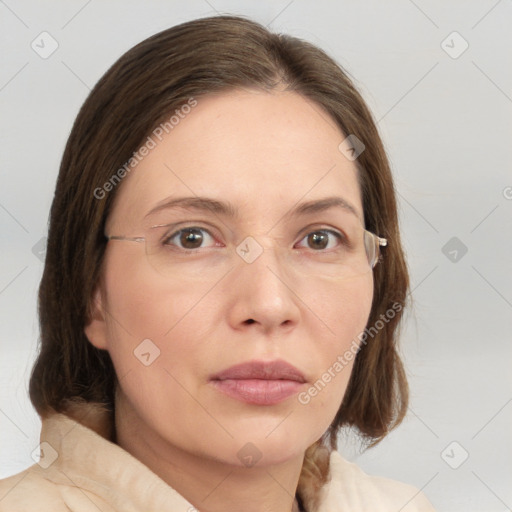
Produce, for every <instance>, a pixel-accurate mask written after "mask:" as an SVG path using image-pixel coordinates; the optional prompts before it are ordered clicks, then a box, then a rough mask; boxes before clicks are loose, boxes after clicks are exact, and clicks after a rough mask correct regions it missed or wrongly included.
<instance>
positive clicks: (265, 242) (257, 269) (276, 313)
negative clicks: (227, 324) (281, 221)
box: [233, 236, 298, 328]
mask: <svg viewBox="0 0 512 512" xmlns="http://www.w3.org/2000/svg"><path fill="white" fill-rule="evenodd" d="M237 253H238V256H239V258H240V261H238V263H237V265H236V268H235V272H234V279H235V283H234V288H233V289H234V290H235V295H236V306H235V309H236V310H237V320H238V321H247V320H249V319H251V320H254V321H256V322H259V323H261V324H265V327H266V328H270V327H271V326H272V325H273V326H278V325H280V324H282V323H284V322H290V321H296V320H297V316H298V305H297V303H296V299H295V294H294V292H293V291H292V290H293V282H292V280H291V276H290V272H289V269H288V268H287V265H286V264H285V263H286V256H285V249H284V248H282V247H280V245H279V242H278V240H276V239H275V237H272V236H266V237H265V236H258V238H257V239H256V237H247V238H246V239H244V240H243V241H242V243H241V244H239V246H238V247H237Z"/></svg>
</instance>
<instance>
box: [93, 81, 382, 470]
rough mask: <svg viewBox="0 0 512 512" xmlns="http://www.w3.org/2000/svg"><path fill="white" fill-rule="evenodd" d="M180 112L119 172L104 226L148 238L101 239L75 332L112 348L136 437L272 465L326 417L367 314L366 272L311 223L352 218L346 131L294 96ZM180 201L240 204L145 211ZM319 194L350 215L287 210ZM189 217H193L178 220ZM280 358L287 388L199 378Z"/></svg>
mask: <svg viewBox="0 0 512 512" xmlns="http://www.w3.org/2000/svg"><path fill="white" fill-rule="evenodd" d="M182 117H183V118H182V119H180V121H179V123H178V124H177V125H175V126H174V127H173V128H172V129H171V130H168V131H169V133H165V130H164V131H163V136H162V135H160V138H161V139H162V140H159V139H158V138H157V137H155V136H153V139H154V141H155V142H156V147H153V148H152V149H150V150H149V152H148V154H147V155H146V156H145V157H144V158H143V159H142V161H141V162H140V163H139V164H138V165H137V167H136V168H135V169H134V170H132V171H131V173H130V174H128V175H127V176H126V177H125V178H124V182H123V183H122V187H121V188H120V190H119V194H118V196H117V198H116V202H115V205H114V208H113V210H112V212H111V214H110V216H109V218H108V221H107V226H106V231H105V232H106V234H107V235H124V236H128V237H143V236H147V237H148V241H147V242H146V244H149V239H150V238H151V240H153V241H154V240H157V243H156V246H149V245H148V247H147V250H146V248H145V245H146V244H145V243H144V242H141V241H139V242H136V241H120V240H111V241H109V243H108V245H107V250H106V253H105V260H104V267H103V279H102V283H101V287H100V288H99V290H98V292H97V293H96V295H95V302H96V304H99V305H100V307H99V310H98V312H97V314H96V315H95V317H94V319H93V320H92V322H91V323H90V324H89V325H88V326H87V327H86V334H87V336H88V338H89V340H90V341H91V342H92V343H93V344H94V345H95V346H96V347H98V348H103V349H106V350H108V352H109V353H110V356H111V358H112V361H113V363H114V366H115V370H116V373H117V376H118V379H119V386H120V388H119V400H122V401H123V404H124V405H123V409H122V410H124V411H130V417H131V418H136V421H137V422H138V424H139V427H140V429H141V432H142V434H144V433H145V434H147V435H148V437H147V439H149V438H151V439H158V441H159V443H160V445H161V446H167V447H170V448H172V447H174V448H176V449H179V450H180V451H184V452H187V453H190V454H193V455H195V456H200V457H203V458H204V457H207V458H211V459H215V460H218V461H219V460H220V461H224V462H226V463H228V464H235V465H243V464H246V463H247V460H246V459H244V455H247V454H249V455H252V456H253V457H256V458H257V459H260V460H259V462H258V464H275V463H278V462H279V461H285V460H288V459H290V458H291V457H294V456H295V457H296V456H299V455H300V454H303V453H304V451H305V450H306V448H307V447H308V446H309V445H311V444H312V443H313V442H315V441H316V440H317V439H318V438H319V437H320V436H321V435H322V434H323V433H324V432H325V431H326V430H327V428H328V427H329V425H330V423H331V422H332V420H333V419H334V416H335V414H336V412H337V411H338V409H339V407H340V404H341V401H342V398H343V395H344V393H345V390H346V387H347V383H348V380H349V377H350V373H351V370H352V364H353V360H352V361H349V360H347V359H346V358H344V363H343V364H341V363H340V362H339V361H340V359H339V358H340V357H343V355H344V353H345V352H346V351H347V350H349V349H350V348H351V347H353V346H354V340H355V341H357V336H358V334H359V333H360V332H361V331H363V330H364V328H365V326H366V322H367V319H368V316H369V313H370V308H371V302H372V294H373V277H372V273H371V271H370V272H367V273H366V274H362V275H358V276H357V277H352V278H347V277H346V275H345V273H344V272H339V270H340V269H341V267H340V264H339V261H340V260H339V258H340V256H339V254H341V253H339V252H337V251H339V250H340V249H339V248H340V247H341V246H340V243H341V242H340V240H339V239H338V238H337V237H336V235H335V234H334V233H332V232H331V233H330V234H327V233H326V232H325V231H324V232H321V233H318V231H319V230H322V229H324V230H332V231H334V232H336V231H341V230H343V229H344V228H345V226H346V225H353V224H354V221H357V217H359V219H362V218H363V208H362V202H361V194H360V190H359V186H358V180H357V170H356V166H355V163H354V162H353V161H350V160H349V159H347V158H346V157H345V156H344V155H343V154H342V153H341V152H340V151H339V149H338V146H339V144H340V143H341V142H342V140H343V139H344V138H345V136H344V135H343V134H342V133H341V132H340V130H339V129H338V128H337V127H336V126H335V123H334V122H333V121H332V119H331V118H330V117H329V116H328V115H327V114H326V113H325V112H324V111H323V110H322V109H321V108H320V107H319V106H318V105H316V104H313V103H311V102H309V101H307V100H305V99H304V98H303V97H301V96H299V95H298V94H296V93H291V92H279V93H278V92H275V93H272V94H270V93H265V92H256V91H235V92H229V93H224V94H222V95H216V96H208V97H204V98H199V99H197V106H195V107H194V108H192V109H191V111H190V113H188V114H187V115H183V116H182ZM150 145H153V144H150ZM183 197H193V198H199V197H200V198H210V199H213V200H215V201H218V202H219V203H220V202H222V203H225V202H226V203H227V202H229V203H230V205H232V207H233V208H234V209H235V210H236V211H237V212H238V215H236V216H231V215H229V214H228V213H226V212H221V211H220V210H218V211H215V212H214V211H213V210H211V209H210V210H208V209H206V210H202V209H198V208H195V209H194V208H188V209H187V208H184V207H174V208H160V209H158V210H157V211H156V212H154V213H151V214H149V215H148V212H150V211H151V210H153V209H154V208H155V207H157V206H161V205H163V204H164V203H166V202H168V201H170V200H174V199H177V198H183ZM328 197H329V198H331V197H339V198H342V199H343V200H344V201H345V203H346V204H349V205H351V206H352V208H353V209H354V210H355V213H354V212H351V211H350V210H349V209H348V208H347V207H340V206H333V207H331V208H328V209H318V208H317V209H314V208H310V209H309V211H306V212H303V213H302V214H297V213H293V210H295V209H296V208H297V207H298V206H299V205H301V204H302V203H305V202H310V201H318V200H321V199H324V198H328ZM358 222H359V221H358ZM155 225H171V226H170V227H168V228H153V229H151V226H155ZM187 227H188V228H190V227H193V228H195V229H193V230H192V231H189V232H187V231H185V232H180V231H179V230H180V229H185V228H187ZM175 233H177V234H176V235H175V236H172V237H167V242H166V243H167V245H164V246H163V249H162V246H161V245H160V246H158V242H159V241H161V240H162V239H163V237H164V235H166V234H168V235H171V234H175ZM315 233H316V235H315ZM247 237H251V238H249V239H247ZM155 247H156V248H158V247H160V249H158V250H157V249H155ZM160 250H161V252H159V251H160ZM146 253H149V255H150V256H149V258H148V257H147V254H146ZM278 359H279V360H284V361H286V362H288V363H290V364H291V365H293V366H295V367H296V368H297V369H298V370H299V371H300V372H301V373H302V374H303V376H304V379H305V382H303V383H297V382H296V383H295V384H290V383H288V384H286V386H288V387H289V388H290V390H291V391H290V393H291V394H288V395H286V394H285V395H280V396H277V395H276V394H272V392H269V393H267V394H265V391H264V390H263V391H262V390H261V389H260V388H259V387H258V386H257V384H258V383H254V382H252V383H251V382H249V383H248V382H246V383H245V387H244V385H243V383H240V381H238V383H237V381H236V380H235V381H231V384H229V383H226V382H224V384H223V386H219V385H218V381H217V382H216V383H215V381H212V380H211V379H212V376H213V375H215V374H217V373H219V372H221V371H223V370H225V369H227V368H229V367H231V366H234V365H238V364H240V363H244V362H249V361H260V362H261V361H265V362H266V361H275V360H278ZM337 361H338V364H336V362H337ZM340 366H342V369H340ZM326 372H327V373H329V374H328V375H327V376H326ZM329 377H330V378H329ZM261 382H262V381H260V383H259V384H261ZM319 382H320V384H319ZM315 383H316V384H317V392H316V393H315V392H314V390H313V391H312V392H309V390H310V389H311V388H312V386H314V385H315ZM251 385H254V386H253V387H251ZM274 386H275V383H274ZM286 386H285V387H286ZM270 387H272V386H271V385H269V388H270ZM228 388H229V389H233V388H234V389H235V391H236V390H242V391H241V393H242V395H243V396H242V395H237V394H235V395H231V394H228V393H226V392H224V391H223V389H224V390H226V389H228ZM258 389H259V391H258ZM244 390H245V392H244ZM255 390H256V391H255ZM243 397H245V399H244V398H243ZM162 443H163V444H162Z"/></svg>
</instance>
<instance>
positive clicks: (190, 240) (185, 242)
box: [180, 229, 203, 249]
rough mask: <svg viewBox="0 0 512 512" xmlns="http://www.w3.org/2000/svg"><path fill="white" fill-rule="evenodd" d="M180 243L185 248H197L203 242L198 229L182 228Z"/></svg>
mask: <svg viewBox="0 0 512 512" xmlns="http://www.w3.org/2000/svg"><path fill="white" fill-rule="evenodd" d="M180 243H181V245H182V246H183V247H184V248H185V249H198V248H199V247H201V244H202V243H203V235H202V234H201V230H200V229H184V230H182V231H181V236H180Z"/></svg>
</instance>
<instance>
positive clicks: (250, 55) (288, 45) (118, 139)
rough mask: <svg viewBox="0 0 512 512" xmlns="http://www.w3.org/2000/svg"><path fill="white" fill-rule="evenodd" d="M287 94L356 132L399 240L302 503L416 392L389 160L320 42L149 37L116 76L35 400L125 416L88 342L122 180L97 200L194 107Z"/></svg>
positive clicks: (69, 194) (79, 130)
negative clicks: (349, 441) (405, 340)
mask: <svg viewBox="0 0 512 512" xmlns="http://www.w3.org/2000/svg"><path fill="white" fill-rule="evenodd" d="M283 85H284V86H285V87H286V89H287V90H289V91H294V92H296V93H298V94H301V95H302V96H303V97H305V98H306V99H307V100H308V101H310V102H311V103H312V104H313V105H315V104H316V105H318V106H320V107H322V109H323V110H324V111H325V112H327V113H328V114H329V116H330V117H331V118H332V119H333V120H334V122H335V123H336V124H337V126H338V127H339V129H340V130H341V132H342V133H343V134H344V135H349V134H354V135H356V136H357V138H358V139H360V140H361V141H362V142H363V143H364V145H365V146H366V148H365V150H364V151H363V153H361V154H360V155H359V157H358V159H357V161H356V163H357V167H358V170H359V180H360V186H361V192H362V198H363V209H364V221H365V227H366V228H367V229H368V230H370V231H372V232H374V233H377V234H378V235H380V236H382V237H385V238H387V239H388V241H389V243H388V247H386V248H385V250H384V252H383V256H382V259H381V261H380V262H379V264H378V265H377V266H376V267H375V268H374V270H373V273H374V296H373V303H372V309H371V313H370V316H369V319H368V326H373V325H375V324H376V323H377V322H378V321H379V319H381V318H382V315H385V314H386V312H389V311H390V310H391V309H393V305H395V308H394V310H395V313H396V314H394V316H393V318H388V317H386V318H387V321H386V322H382V320H381V323H382V324H383V326H382V328H380V329H379V330H378V332H377V333H376V334H375V335H374V336H373V337H372V339H370V340H368V342H366V343H363V344H362V345H361V348H360V350H359V352H358V354H357V356H356V358H355V362H354V367H353V370H352V375H351V378H350V381H349V384H348V388H347V390H346V394H345V396H344V399H343V402H342V404H340V405H341V406H340V408H339V411H338V412H337V414H336V417H335V419H334V421H333V422H332V424H331V425H330V427H329V428H328V430H327V432H326V433H325V434H324V436H322V438H321V439H320V440H318V441H317V442H316V443H315V444H314V445H312V446H311V447H309V448H308V450H307V451H306V457H305V461H304V465H303V470H302V474H301V479H300V481H299V488H298V493H299V495H301V494H300V493H301V489H306V488H307V489H311V488H313V489H319V488H320V486H321V485H323V483H325V481H326V479H327V477H328V472H329V457H328V453H329V450H332V449H336V447H337V434H338V432H339V431H340V429H341V428H342V427H344V426H351V427H355V428H356V429H357V430H358V432H359V433H360V435H361V436H362V439H364V440H366V441H368V442H371V443H372V444H375V443H376V442H378V441H380V440H381V439H382V438H383V437H384V436H385V435H386V434H387V433H388V432H389V430H391V429H392V428H394V427H395V426H396V425H398V424H399V423H400V422H401V421H402V419H403V417H404V415H405V412H406V409H407V402H408V387H407V381H406V378H405V374H404V369H403V366H402V363H401V360H400V357H399V354H398V352H397V335H398V326H399V323H400V319H401V317H402V314H403V307H405V302H406V297H407V291H408V286H409V279H408V272H407V267H406V263H405V259H404V254H403V251H402V247H401V242H400V235H399V230H398V219H397V208H396V198H395V192H394V186H393V180H392V176H391V172H390V168H389V163H388V160H387V157H386V153H385V151H384V148H383V144H382V142H381V139H380V137H379V134H378V131H377V128H376V125H375V122H374V120H373V118H372V115H371V113H370V112H369V110H368V108H367V107H366V105H365V102H364V101H363V99H362V97H361V95H360V94H359V92H358V91H357V89H356V88H355V86H354V84H353V82H352V80H351V79H350V78H349V77H348V75H347V73H346V72H345V71H344V70H343V69H342V68H341V67H340V66H339V65H338V64H336V62H335V61H334V60H333V59H331V58H330V57H329V56H328V55H327V54H326V53H325V52H323V51H322V50H320V49H319V48H317V47H315V46H314V45H312V44H310V43H308V42H305V41H302V40H300V39H298V38H295V37H291V36H288V35H281V34H274V33H271V32H269V31H268V30H267V29H266V28H264V27H263V26H261V25H260V24H258V23H255V22H253V21H250V20H248V19H246V18H243V17H238V16H217V17H210V18H203V19H199V20H195V21H191V22H187V23H183V24H181V25H178V26H175V27H172V28H170V29H167V30H164V31H162V32H160V33H158V34H156V35H154V36H152V37H149V38H148V39H146V40H144V41H142V42H141V43H139V44H137V45H136V46H135V47H133V48H132V49H131V50H129V51H128V52H127V53H125V54H124V55H123V56H122V57H121V58H120V59H119V60H118V61H117V62H116V63H115V64H114V65H113V66H112V67H111V68H110V69H109V70H108V71H107V72H106V73H105V74H104V76H103V77H102V78H101V79H100V80H99V82H98V83H97V84H96V86H95V87H94V89H93V90H92V91H91V93H90V94H89V96H88V98H87V99H86V101H85V103H84V104H83V106H82V108H81V109H80V112H79V113H78V116H77V118H76V120H75V123H74V125H73V129H72V131H71V134H70V136H69V139H68V142H67V145H66V148H65V151H64V155H63V158H62V162H61V166H60V171H59V176H58V180H57V186H56V191H55V196H54V199H53V203H52V207H51V212H50V221H49V233H48V244H47V253H46V261H45V267H44V273H43V277H42V281H41V285H40V289H39V303H38V307H39V318H40V331H41V348H40V353H39V356H38V358H37V361H36V363H35V365H34V368H33V372H32V376H31V379H30V398H31V401H32V404H33V405H34V407H35V408H36V410H37V412H38V413H39V414H40V415H41V416H42V417H45V416H47V415H48V414H50V413H51V412H52V411H57V412H64V413H65V412H66V411H68V410H69V403H70V400H75V399H79V400H80V399H81V400H85V401H86V402H95V403H96V402H99V403H101V404H105V405H106V406H107V407H109V408H110V409H111V410H113V408H114V392H115V386H116V375H115V371H114V367H113V365H112V361H111V359H110V357H109V354H108V352H106V351H104V350H98V349H96V348H95V347H94V346H93V345H92V344H91V343H90V342H89V341H88V339H87V338H86V336H85V334H84V326H85V325H86V323H87V321H88V318H89V315H90V306H91V297H92V294H93V291H94V288H95V285H96V284H97V282H98V279H99V277H100V272H101V264H102V259H103V255H104V251H105V246H106V243H105V242H106V240H105V237H104V234H103V229H104V225H105V221H106V219H107V216H108V215H109V212H110V211H111V209H112V204H113V201H114V198H115V197H116V194H117V193H118V191H119V188H120V186H122V183H121V185H120V186H117V187H113V190H111V191H110V192H108V193H107V194H106V195H105V197H103V198H102V199H97V198H96V197H95V194H94V191H95V190H97V189H98V187H102V186H103V185H104V184H105V183H106V182H107V181H108V180H109V179H110V178H111V177H112V176H113V175H114V174H115V173H116V172H117V171H118V170H119V169H120V168H121V167H122V166H123V165H124V164H125V163H126V162H127V161H129V159H130V158H131V157H132V155H133V153H134V152H135V151H137V149H138V148H139V147H140V146H141V144H142V143H143V142H144V140H145V139H146V137H147V136H148V134H149V133H151V131H152V130H153V129H154V128H155V127H156V126H158V124H159V123H160V122H161V121H162V119H164V118H165V117H168V116H169V115H170V113H172V112H174V111H175V109H177V108H179V107H180V106H182V105H184V104H185V103H187V101H188V100H189V99H190V98H191V97H193V98H196V99H198V98H200V97H201V96H205V95H208V94H211V93H216V92H224V91H229V90H230V89H231V90H233V89H236V88H258V89H262V90H272V89H277V88H279V87H282V86H283ZM341 140H342V139H341V138H340V142H341ZM397 304H399V305H400V308H396V305H397ZM397 309H399V311H397ZM311 484H313V485H311ZM305 492H306V491H304V493H305ZM307 492H309V491H307ZM303 497H304V498H306V499H307V498H308V497H307V496H303ZM310 497H311V496H310Z"/></svg>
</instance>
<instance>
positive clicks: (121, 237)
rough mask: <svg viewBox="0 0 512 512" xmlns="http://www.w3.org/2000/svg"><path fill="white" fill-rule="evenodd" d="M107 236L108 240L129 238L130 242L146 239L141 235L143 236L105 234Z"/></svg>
mask: <svg viewBox="0 0 512 512" xmlns="http://www.w3.org/2000/svg"><path fill="white" fill-rule="evenodd" d="M105 238H106V239H107V240H128V241H130V242H144V240H145V238H144V237H141V236H135V237H130V236H120V235H112V236H107V235H105Z"/></svg>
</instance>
